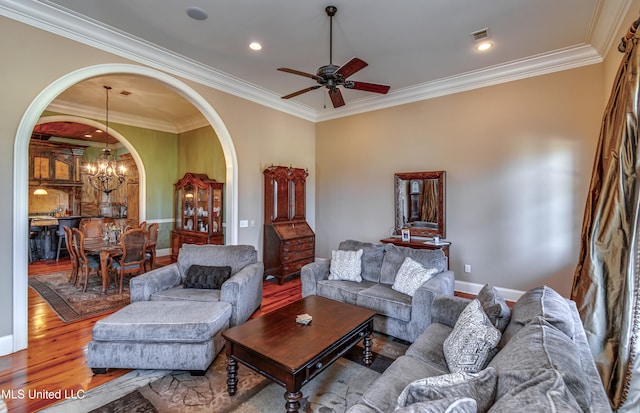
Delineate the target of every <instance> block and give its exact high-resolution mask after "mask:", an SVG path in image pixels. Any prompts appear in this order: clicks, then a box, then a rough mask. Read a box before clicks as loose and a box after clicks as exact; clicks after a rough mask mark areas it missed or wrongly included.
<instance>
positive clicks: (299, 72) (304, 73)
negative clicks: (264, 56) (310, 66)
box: [278, 67, 322, 80]
mask: <svg viewBox="0 0 640 413" xmlns="http://www.w3.org/2000/svg"><path fill="white" fill-rule="evenodd" d="M278 70H279V71H281V72H287V73H292V74H294V75H298V76H304V77H308V78H310V79H313V80H318V79H320V80H322V79H321V78H319V77H318V76H316V75H312V74H311V73H306V72H301V71H299V70H295V69H289V68H287V67H279V68H278Z"/></svg>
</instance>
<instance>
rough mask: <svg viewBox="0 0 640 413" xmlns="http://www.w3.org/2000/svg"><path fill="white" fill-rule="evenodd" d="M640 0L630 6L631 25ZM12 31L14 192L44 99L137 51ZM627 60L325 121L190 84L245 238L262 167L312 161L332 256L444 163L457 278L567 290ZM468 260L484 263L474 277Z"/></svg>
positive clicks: (4, 76) (311, 197) (314, 211)
mask: <svg viewBox="0 0 640 413" xmlns="http://www.w3.org/2000/svg"><path fill="white" fill-rule="evenodd" d="M638 5H640V0H636V1H635V2H634V6H632V7H631V8H630V12H629V15H628V19H627V20H628V22H629V23H630V22H631V21H632V20H633V19H634V18H635V17H636V16H637V10H638ZM624 30H626V27H625V28H624ZM0 36H1V37H2V38H3V39H21V45H22V46H21V47H15V44H14V43H13V42H10V41H5V42H1V43H0V52H1V53H2V56H3V64H2V65H0V79H1V80H0V82H2V86H3V97H2V99H3V104H2V110H1V111H0V176H1V177H2V178H1V179H0V190H2V192H3V193H4V194H7V196H9V195H8V194H13V193H14V188H13V173H14V161H13V151H14V141H15V137H16V131H17V127H18V124H19V122H20V119H21V118H22V116H23V114H24V113H25V110H26V109H27V107H28V106H29V104H30V103H31V102H32V101H33V100H34V99H35V98H36V96H37V95H38V94H39V93H40V92H41V91H42V90H43V89H45V88H46V87H47V86H48V85H49V84H51V83H52V82H53V81H55V80H56V79H58V78H60V77H61V76H65V75H67V74H69V73H71V72H73V71H74V70H77V69H80V68H84V67H87V66H89V65H99V64H107V63H134V62H130V61H127V60H126V59H123V58H120V57H117V56H114V55H111V54H109V53H105V52H102V51H100V50H97V49H94V48H91V47H89V46H85V45H81V44H78V43H76V42H74V41H72V40H67V39H64V38H61V37H58V36H56V35H53V34H49V33H46V32H44V31H41V30H38V29H35V28H32V27H29V26H26V25H23V24H20V23H18V22H15V21H13V20H10V19H6V18H4V17H0ZM613 48H615V45H613ZM619 59H620V57H619V55H616V54H615V53H610V54H609V55H608V56H607V60H606V61H605V63H604V64H601V65H593V66H589V67H585V68H580V69H574V70H569V71H566V72H562V73H556V74H550V75H546V76H542V77H536V78H531V79H526V80H521V81H517V82H513V83H509V84H503V85H498V86H493V87H488V88H484V89H479V90H475V91H470V92H465V93H459V94H456V95H452V96H446V97H441V98H437V99H431V100H427V101H423V102H417V103H413V104H408V105H404V106H400V107H395V108H390V109H386V110H381V111H377V112H374V113H369V114H362V115H356V116H351V117H348V118H345V119H337V120H332V121H327V122H322V123H319V124H317V125H314V124H312V123H310V122H307V121H304V120H301V119H298V118H295V117H292V116H289V115H286V114H283V113H281V112H278V111H275V110H272V109H269V108H266V107H263V106H259V105H257V104H254V103H251V102H249V101H246V100H243V99H240V98H237V97H234V96H230V95H228V94H225V93H222V92H220V91H217V90H213V89H211V88H208V87H205V86H202V85H199V84H195V83H193V82H190V81H185V83H187V84H188V85H189V86H191V87H192V88H193V89H194V90H195V91H196V92H198V93H199V94H201V95H202V96H203V97H204V98H205V99H206V100H207V101H208V102H209V103H210V104H211V105H212V107H213V108H214V109H215V110H216V111H217V113H218V114H219V115H220V117H221V118H222V120H223V122H224V124H225V126H226V128H227V129H228V130H229V132H230V135H231V137H232V140H233V145H234V147H235V150H236V152H237V156H238V178H239V179H238V187H239V205H238V208H239V211H238V212H239V214H238V215H239V219H246V220H248V221H249V222H253V224H254V225H253V226H250V227H248V228H240V229H239V232H238V234H239V236H238V239H239V242H240V243H246V244H253V245H255V246H257V247H258V248H261V246H262V199H263V188H262V170H263V169H264V168H265V167H267V166H269V165H271V164H276V165H277V164H283V165H293V166H295V167H304V168H308V169H309V172H310V175H309V180H308V185H307V206H308V207H307V215H308V217H309V221H310V223H311V225H312V226H313V227H314V228H315V230H316V233H317V240H318V244H317V245H318V246H317V253H318V255H319V256H321V257H327V256H328V255H329V253H330V251H331V249H332V248H336V247H337V244H338V243H339V242H340V241H341V240H343V239H346V238H356V239H361V240H366V241H375V240H378V239H380V238H382V237H385V236H387V235H389V234H390V232H391V228H392V226H393V173H394V172H401V171H405V172H406V171H428V170H440V169H443V170H446V171H447V191H448V196H447V238H448V239H449V240H450V241H451V242H452V243H453V244H452V247H451V268H452V269H453V270H454V271H455V272H456V278H457V279H458V280H461V281H468V282H470V283H478V284H482V283H485V282H491V283H493V284H495V285H497V286H500V287H505V288H513V289H518V290H523V289H527V288H529V287H532V286H535V285H539V284H542V283H546V284H548V285H550V286H552V287H554V288H556V289H558V290H559V291H561V292H562V293H564V294H565V295H566V294H568V291H569V288H570V285H571V281H572V274H573V270H574V268H575V264H576V263H575V260H576V255H577V251H578V239H579V233H580V226H581V222H582V213H583V208H584V199H585V195H586V190H587V187H588V180H589V176H590V172H591V165H592V162H593V153H594V150H595V143H596V140H597V135H598V129H599V124H600V119H601V117H602V111H603V107H604V102H605V101H606V99H607V96H608V93H609V90H610V85H611V81H612V78H613V76H614V75H615V70H616V67H617V64H618V63H619ZM17 190H22V189H20V188H18V189H17ZM24 190H25V191H26V190H27V189H26V188H24ZM147 197H149V195H148V196H147ZM12 208H13V204H12V202H3V203H0V215H1V216H5V217H11V216H13V210H12ZM162 218H170V216H159V217H158V219H162ZM8 228H9V230H7V231H0V245H3V248H1V249H0V261H1V262H3V263H4V265H5V271H3V272H2V273H0V283H1V284H2V286H3V288H1V289H0V342H1V341H2V339H3V338H4V337H7V336H10V335H11V334H12V319H13V315H12V308H13V302H12V290H13V286H12V280H13V269H12V268H11V266H10V263H11V262H12V257H13V248H12V247H11V245H12V241H13V233H12V229H11V228H12V227H11V226H8ZM25 243H26V234H25ZM26 259H27V258H26V257H24V260H25V261H26ZM463 264H471V265H472V270H473V271H472V273H471V274H465V273H464V272H463V271H462V268H463ZM6 269H9V270H10V271H7V270H6ZM20 276H21V275H20ZM25 276H26V274H25ZM25 299H26V297H25Z"/></svg>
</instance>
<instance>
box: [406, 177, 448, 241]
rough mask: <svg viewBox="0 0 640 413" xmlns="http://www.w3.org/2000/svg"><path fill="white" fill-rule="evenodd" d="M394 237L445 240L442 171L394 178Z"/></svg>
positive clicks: (443, 180) (443, 178)
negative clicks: (405, 233) (404, 234)
mask: <svg viewBox="0 0 640 413" xmlns="http://www.w3.org/2000/svg"><path fill="white" fill-rule="evenodd" d="M394 176H395V179H394V186H395V209H396V211H395V212H396V224H395V230H396V234H400V232H401V231H402V229H403V228H408V229H409V231H410V232H411V236H425V237H442V238H444V237H445V227H446V225H445V224H446V221H445V196H446V191H445V171H434V172H406V173H397V174H395V175H394Z"/></svg>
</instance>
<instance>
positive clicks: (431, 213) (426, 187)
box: [421, 179, 438, 222]
mask: <svg viewBox="0 0 640 413" xmlns="http://www.w3.org/2000/svg"><path fill="white" fill-rule="evenodd" d="M421 215H422V217H421V220H422V221H426V222H438V180H437V179H425V180H424V182H423V184H422V214H421Z"/></svg>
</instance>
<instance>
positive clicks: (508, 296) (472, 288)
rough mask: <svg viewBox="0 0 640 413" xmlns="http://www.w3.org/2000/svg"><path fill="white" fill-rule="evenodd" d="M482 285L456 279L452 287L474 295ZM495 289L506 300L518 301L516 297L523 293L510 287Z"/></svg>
mask: <svg viewBox="0 0 640 413" xmlns="http://www.w3.org/2000/svg"><path fill="white" fill-rule="evenodd" d="M482 287H484V284H476V283H470V282H468V281H456V284H455V287H454V289H455V290H456V291H460V292H461V293H466V294H474V295H476V294H478V293H479V292H480V290H481V289H482ZM496 290H498V292H499V293H500V294H502V296H503V297H504V299H505V300H507V301H518V298H520V297H521V296H522V294H524V291H520V290H512V289H510V288H502V287H496Z"/></svg>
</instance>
